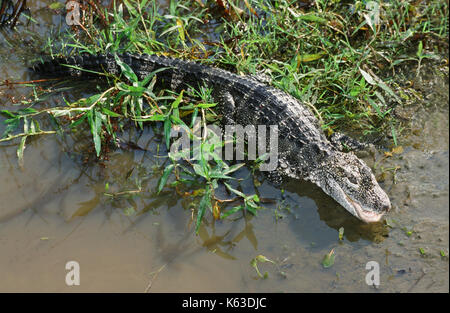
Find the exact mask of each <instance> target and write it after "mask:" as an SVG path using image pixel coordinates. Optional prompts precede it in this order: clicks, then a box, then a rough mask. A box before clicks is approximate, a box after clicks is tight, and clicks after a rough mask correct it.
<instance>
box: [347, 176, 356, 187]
mask: <svg viewBox="0 0 450 313" xmlns="http://www.w3.org/2000/svg"><path fill="white" fill-rule="evenodd" d="M347 179H348V181H349V182H350V183H352V184H353V185H358V179H357V178H356V177H355V176H353V175H350V176H347Z"/></svg>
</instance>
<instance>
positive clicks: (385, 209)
mask: <svg viewBox="0 0 450 313" xmlns="http://www.w3.org/2000/svg"><path fill="white" fill-rule="evenodd" d="M390 209H391V206H390V205H389V204H385V205H383V208H382V210H383V211H384V212H389V210H390Z"/></svg>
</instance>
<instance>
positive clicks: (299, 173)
mask: <svg viewBox="0 0 450 313" xmlns="http://www.w3.org/2000/svg"><path fill="white" fill-rule="evenodd" d="M119 57H120V59H121V60H122V61H123V62H124V63H126V64H128V65H129V66H130V67H131V69H132V70H133V71H134V72H135V74H136V75H137V76H138V77H139V79H143V78H145V77H146V76H148V75H149V74H150V73H151V72H153V71H155V70H157V69H161V68H167V69H166V70H164V71H162V72H159V73H158V74H157V76H158V84H160V85H161V86H164V87H165V88H171V89H172V90H175V91H178V92H180V91H181V90H182V89H187V88H189V87H199V86H204V85H206V86H208V87H211V88H212V89H213V94H212V96H213V98H214V100H215V101H216V102H218V103H219V104H220V107H221V110H222V112H223V114H224V117H225V118H226V123H227V124H231V123H236V124H240V125H243V126H245V125H255V126H256V125H278V132H279V137H278V138H279V139H278V151H279V156H278V159H279V163H278V167H277V169H276V171H275V173H272V174H273V176H274V177H291V178H296V179H304V180H308V181H311V182H313V183H314V184H316V185H318V186H319V187H320V188H322V190H323V191H324V192H325V193H326V194H328V195H329V196H331V197H332V198H333V199H335V200H336V201H337V202H338V203H339V204H341V205H342V206H343V207H344V208H345V209H347V210H348V211H349V212H350V213H351V214H353V215H354V216H356V217H357V218H359V219H361V220H363V221H365V222H375V221H378V220H380V218H381V217H382V215H383V214H384V213H385V212H386V211H388V210H389V209H390V207H391V204H390V201H389V198H388V196H387V195H386V193H385V192H384V191H383V190H382V189H381V187H380V186H379V185H378V183H377V181H376V180H375V177H374V175H373V173H372V171H371V169H370V168H369V167H368V166H367V165H366V164H365V163H364V162H363V161H361V160H360V159H358V158H357V157H356V156H355V155H354V154H353V153H352V152H349V153H344V152H341V151H339V150H337V149H336V148H335V146H334V145H332V144H331V143H330V142H329V141H328V139H327V138H326V137H325V135H324V134H323V132H322V130H321V129H320V127H319V123H318V121H317V119H316V118H315V116H314V115H313V114H312V113H311V112H310V111H309V110H308V108H307V107H306V106H305V105H303V104H302V103H301V102H300V101H299V100H297V99H295V98H294V97H292V96H290V95H289V94H287V93H285V92H283V91H281V90H279V89H276V88H273V87H270V86H267V85H266V84H264V83H261V82H258V81H257V80H255V79H253V78H251V77H249V76H239V75H236V74H233V73H230V72H227V71H225V70H222V69H218V68H213V67H208V66H204V65H201V64H197V63H194V62H189V61H184V60H180V59H171V58H166V57H159V56H156V55H133V54H123V55H119ZM63 64H69V65H74V66H76V67H80V68H82V69H86V70H91V71H95V72H107V73H110V74H116V75H119V74H120V73H121V70H120V67H119V66H118V65H117V64H116V62H115V59H114V56H113V55H110V54H108V55H88V54H86V55H79V56H75V57H69V58H59V59H53V60H51V61H47V62H44V63H39V64H35V65H34V66H33V70H34V71H35V72H36V73H40V74H41V75H51V76H74V77H88V76H95V75H94V74H92V73H88V72H85V71H81V70H77V69H73V68H70V67H67V66H63Z"/></svg>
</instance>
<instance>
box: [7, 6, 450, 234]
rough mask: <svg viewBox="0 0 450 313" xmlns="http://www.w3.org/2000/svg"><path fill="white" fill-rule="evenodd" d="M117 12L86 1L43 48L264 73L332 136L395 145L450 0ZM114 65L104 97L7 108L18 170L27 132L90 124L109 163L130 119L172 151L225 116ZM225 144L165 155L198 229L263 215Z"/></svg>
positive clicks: (163, 182) (201, 94)
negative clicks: (409, 76) (176, 140)
mask: <svg viewBox="0 0 450 313" xmlns="http://www.w3.org/2000/svg"><path fill="white" fill-rule="evenodd" d="M94 2H95V3H96V1H94ZM110 7H111V8H107V7H103V6H101V5H99V4H96V5H95V7H92V6H88V7H87V8H86V9H85V12H84V13H85V14H84V17H85V20H83V21H82V26H73V27H71V28H69V29H67V31H65V32H60V33H59V34H57V36H55V37H54V38H53V39H49V40H48V41H47V42H46V44H45V46H44V48H43V53H44V54H48V55H52V56H55V55H58V54H63V55H74V54H78V53H82V52H87V53H91V54H95V53H104V52H111V53H122V52H126V51H128V52H134V53H148V54H153V53H157V54H163V55H170V56H172V57H178V58H184V59H194V60H197V61H198V62H202V63H205V64H209V65H211V66H216V67H222V68H225V69H228V70H230V71H233V72H237V73H241V74H253V75H258V76H264V77H265V79H267V80H268V81H270V83H271V84H272V85H274V86H276V87H278V88H280V89H282V90H285V91H286V92H288V93H290V94H292V95H293V96H294V97H296V98H298V99H300V100H301V101H302V102H304V103H305V104H306V105H308V106H309V107H310V108H311V109H312V111H313V112H314V114H316V116H317V117H318V118H319V120H320V122H321V126H322V128H323V129H324V130H325V131H326V133H328V134H331V133H332V132H334V131H336V130H342V129H346V130H350V131H351V132H352V133H356V134H360V135H374V136H378V137H384V136H385V135H386V134H389V136H390V137H392V141H393V143H394V145H397V144H398V142H397V141H398V140H397V138H398V133H399V131H401V124H400V122H399V121H397V120H396V119H395V116H394V114H393V110H394V109H395V107H396V106H398V105H405V102H406V100H405V99H404V98H405V97H403V96H402V95H405V94H416V93H417V92H416V91H414V90H412V87H409V88H411V89H408V87H405V86H403V84H401V83H399V82H398V76H396V75H397V74H396V70H397V69H398V68H399V67H402V66H408V67H410V68H414V72H415V75H419V74H420V69H421V66H422V65H423V63H424V62H436V60H440V59H442V57H441V55H442V54H443V53H445V52H446V51H447V50H446V49H448V3H447V2H446V1H437V0H434V1H433V0H430V1H419V2H417V1H397V0H393V1H390V2H380V3H378V2H370V3H368V2H363V1H356V2H353V1H351V2H346V1H339V0H333V1H327V0H318V1H313V2H298V1H287V0H278V1H267V0H253V1H251V0H247V1H202V0H196V1H187V0H180V1H170V2H169V5H168V7H166V8H164V9H161V8H158V7H157V6H156V5H154V3H153V1H146V0H142V1H126V0H123V1H117V2H114V3H112V5H111V6H110ZM443 42H444V46H443V47H442V43H443ZM445 42H447V47H446V46H445ZM57 51H58V52H57ZM117 61H118V63H119V64H120V66H121V69H122V75H120V76H119V77H115V76H112V75H105V76H106V80H107V81H108V86H109V87H107V88H106V89H105V90H102V91H101V92H99V93H97V94H93V95H91V96H89V97H87V98H83V99H79V100H77V101H75V102H73V103H69V102H67V103H66V106H63V107H56V108H55V107H53V108H46V109H43V110H36V109H35V108H33V106H34V105H36V103H38V102H40V101H42V99H43V97H44V96H45V92H46V91H45V90H44V92H41V91H38V90H37V89H35V93H34V97H33V98H32V99H30V100H29V101H28V102H24V103H23V106H26V107H27V108H22V109H19V110H18V111H11V110H2V111H1V113H2V114H3V115H4V116H6V120H4V121H3V122H4V124H6V131H5V132H4V134H3V138H2V139H0V142H3V141H8V140H13V139H16V138H20V144H19V147H18V150H17V155H18V158H19V163H21V162H22V160H23V153H24V149H25V144H26V140H27V138H28V137H30V136H35V135H43V134H52V133H55V132H56V131H58V132H61V131H71V130H73V129H76V128H79V127H81V128H83V127H84V128H86V127H87V128H89V130H90V133H91V135H92V142H93V146H94V148H95V152H96V155H97V157H102V156H103V155H104V154H105V153H106V150H105V147H107V146H108V144H109V143H110V142H115V141H116V140H117V138H116V133H117V131H118V130H119V129H120V128H121V127H123V125H124V124H125V123H133V124H134V125H135V126H136V127H138V128H143V127H144V124H148V123H160V124H161V125H162V132H163V135H164V138H165V140H164V144H165V145H166V148H167V150H169V146H170V131H171V129H172V128H173V126H180V127H184V128H185V129H191V128H192V126H193V123H194V121H195V120H196V118H197V117H199V118H201V121H202V123H203V124H206V121H208V122H211V121H214V120H217V118H218V117H217V116H216V115H215V112H214V106H215V105H216V104H214V103H212V101H211V99H210V97H209V94H210V91H209V90H207V89H201V90H187V91H185V92H184V93H183V92H182V93H181V94H174V93H173V92H171V91H167V90H165V91H160V90H155V88H154V87H155V83H156V81H155V80H156V74H157V73H152V75H149V76H148V77H147V78H145V79H144V80H142V81H139V80H138V79H137V77H136V75H135V74H134V73H133V71H132V70H131V69H130V68H128V66H127V65H126V64H123V63H121V62H120V60H119V59H118V60H117ZM42 115H48V116H49V117H50V118H51V119H52V121H53V122H54V124H55V125H56V128H55V129H56V130H42V129H41V127H40V120H39V118H40V117H41V116H42ZM190 135H191V136H193V134H192V133H191V134H190ZM222 144H223V143H221V142H219V143H217V142H214V143H211V141H210V140H209V139H206V138H202V142H201V145H200V148H199V150H198V151H189V152H185V153H189V154H192V153H197V155H198V156H199V157H198V159H197V160H196V161H189V160H188V159H189V158H188V155H186V154H185V155H178V156H177V157H176V156H174V155H170V154H169V160H168V162H167V164H165V166H164V169H163V170H162V173H161V177H160V180H159V183H158V187H157V191H156V192H157V193H159V192H161V191H162V190H163V189H164V188H166V186H167V185H169V186H170V187H171V188H175V189H177V188H179V187H180V186H182V185H183V186H188V187H187V188H188V189H189V188H190V191H189V192H188V193H187V194H188V195H189V196H192V197H193V198H195V199H196V201H198V210H197V219H196V229H197V230H198V227H199V225H200V223H201V221H202V219H203V217H204V214H205V213H206V212H207V210H209V211H210V212H211V213H212V215H213V216H214V218H215V219H219V218H225V217H227V216H229V215H231V214H235V213H237V212H249V213H252V214H256V212H257V210H258V209H260V208H261V205H260V199H259V197H258V195H256V194H250V195H247V194H245V193H243V192H242V191H240V190H238V189H239V188H238V186H239V180H237V179H236V178H233V176H232V175H231V174H233V173H234V172H236V171H237V170H239V168H240V166H241V165H236V164H235V165H230V164H227V163H225V162H223V161H222V160H221V159H220V158H217V155H215V154H214V151H215V149H216V148H218V147H219V148H220V146H221V145H222ZM179 157H181V158H183V159H186V160H188V161H185V162H180V161H178V159H179ZM173 176H174V177H175V180H174V181H171V180H170V177H173ZM199 182H200V183H199ZM219 185H220V186H222V187H223V188H225V189H226V190H227V191H228V192H229V193H230V194H232V195H234V196H235V197H236V199H238V200H239V201H240V202H241V204H240V205H237V206H233V207H231V208H230V207H229V206H228V204H229V203H228V201H224V200H221V199H218V198H217V197H216V196H215V191H216V190H217V189H218V188H219ZM136 190H137V192H136V193H139V191H140V188H137V189H136ZM177 190H178V189H177ZM109 196H111V194H109ZM112 196H114V195H112ZM221 206H225V207H227V208H228V209H227V210H225V209H222V208H221Z"/></svg>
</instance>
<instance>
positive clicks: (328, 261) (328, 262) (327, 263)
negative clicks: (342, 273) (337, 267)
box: [322, 249, 334, 268]
mask: <svg viewBox="0 0 450 313" xmlns="http://www.w3.org/2000/svg"><path fill="white" fill-rule="evenodd" d="M333 264H334V249H332V250H331V251H330V253H328V254H325V256H324V258H323V260H322V265H323V267H324V268H329V267H331V266H333Z"/></svg>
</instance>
